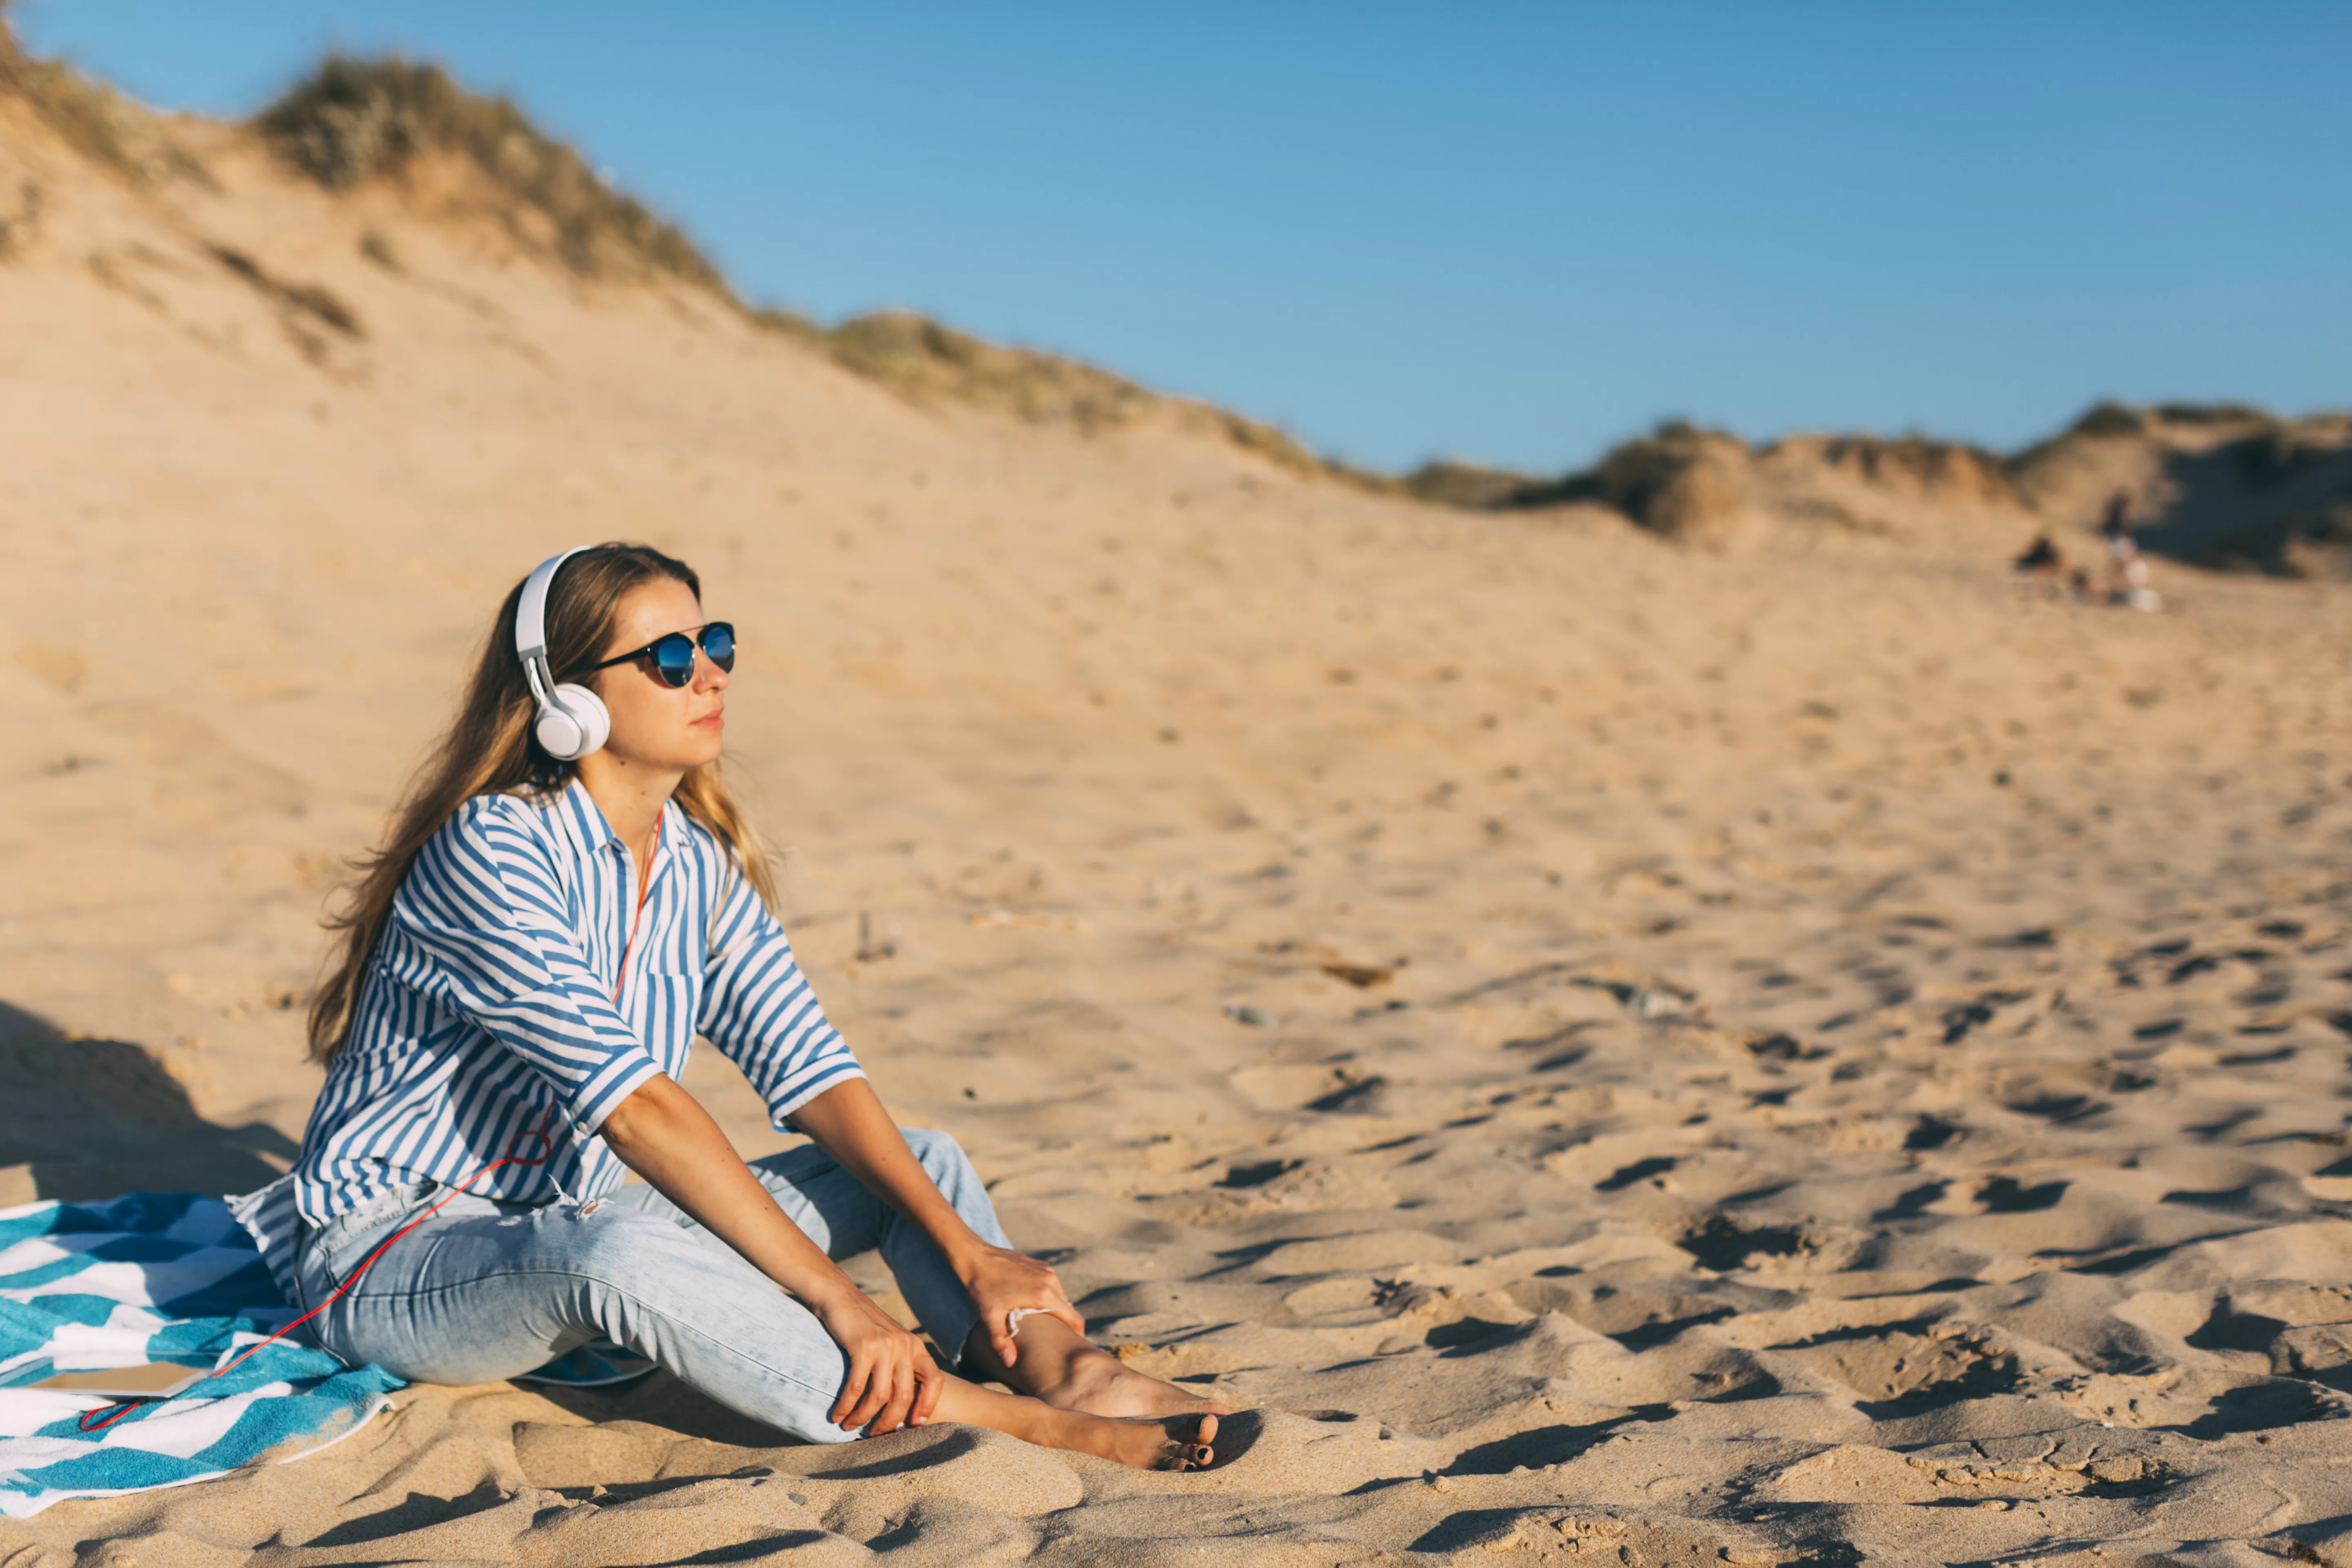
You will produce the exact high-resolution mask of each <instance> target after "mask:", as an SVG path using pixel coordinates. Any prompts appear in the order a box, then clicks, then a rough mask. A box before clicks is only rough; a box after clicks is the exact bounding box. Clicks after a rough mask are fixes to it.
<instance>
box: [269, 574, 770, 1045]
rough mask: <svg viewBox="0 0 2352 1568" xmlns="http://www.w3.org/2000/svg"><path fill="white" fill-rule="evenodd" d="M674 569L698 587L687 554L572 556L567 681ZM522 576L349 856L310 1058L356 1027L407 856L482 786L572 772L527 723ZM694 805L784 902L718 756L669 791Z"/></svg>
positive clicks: (562, 589) (551, 616) (561, 597)
mask: <svg viewBox="0 0 2352 1568" xmlns="http://www.w3.org/2000/svg"><path fill="white" fill-rule="evenodd" d="M663 578H667V579H669V580H671V581H674V582H678V583H683V584H686V586H687V588H688V590H689V591H690V592H692V593H693V594H694V595H695V596H696V597H697V598H699V597H700V596H701V595H702V580H701V579H700V578H699V577H698V576H696V575H695V573H694V569H693V568H692V567H690V566H688V564H687V563H685V562H683V561H679V560H677V559H674V558H673V557H671V556H667V555H664V554H663V553H662V552H660V551H658V550H656V549H653V548H652V547H651V546H649V545H644V544H600V545H597V546H596V547H595V548H594V549H593V550H583V551H582V552H580V553H579V554H577V555H574V556H573V557H572V559H571V560H570V561H567V562H565V563H564V565H563V570H562V572H561V573H559V574H557V576H556V579H555V583H554V584H553V586H552V587H551V590H550V591H549V593H548V595H547V661H548V666H549V668H551V669H552V670H553V671H554V672H555V678H556V679H557V680H559V681H566V680H579V679H583V678H584V676H585V673H586V671H587V668H588V667H589V666H590V665H592V664H593V663H595V662H596V658H597V656H598V655H599V654H600V653H601V652H602V651H603V650H604V645H605V643H606V642H608V641H609V640H610V639H611V637H612V635H613V625H614V619H615V617H616V616H617V615H618V613H619V610H620V605H621V600H622V598H623V597H624V596H625V595H627V594H628V593H629V591H630V590H631V589H633V588H635V587H638V586H639V585H641V584H646V583H651V582H655V581H656V580H659V579H663ZM521 598H522V584H520V583H518V584H515V585H514V587H513V589H512V590H511V591H509V593H508V595H507V597H506V603H505V604H503V605H500V606H499V618H498V621H497V623H496V624H495V625H494V626H491V628H490V635H489V639H488V641H487V642H485V643H484V644H483V645H482V652H481V657H480V658H478V659H477V660H476V661H475V665H474V676H473V679H471V680H469V681H467V684H466V697H465V700H464V701H463V702H462V703H460V704H459V706H458V709H457V718H456V720H455V721H452V722H451V724H450V726H449V729H448V731H447V732H446V734H444V735H443V736H442V737H441V740H440V742H439V743H438V744H437V745H436V746H435V747H434V749H433V752H432V753H431V755H429V756H428V757H427V758H426V759H425V765H424V766H423V767H421V768H419V769H418V770H417V773H416V776H415V778H414V779H412V780H411V781H410V783H409V786H408V791H407V793H406V794H405V795H403V796H402V798H401V803H400V805H399V806H398V808H397V809H396V810H395V811H394V815H393V827H392V833H391V835H390V837H387V838H386V839H385V841H384V842H383V845H382V846H381V847H379V848H377V849H376V850H374V851H373V853H371V854H367V855H363V856H362V857H360V858H358V859H356V860H354V861H352V870H353V871H355V872H356V873H358V877H357V880H355V881H354V882H352V884H351V885H350V887H349V888H348V889H346V895H345V898H344V900H343V904H342V907H341V909H340V910H336V911H335V912H334V913H333V914H331V915H330V916H329V917H328V920H327V929H328V930H329V931H334V932H336V933H338V935H339V936H340V938H341V941H340V942H338V943H337V944H336V945H335V947H334V948H333V949H332V950H331V967H330V969H329V971H328V973H327V977H326V980H325V982H324V983H323V984H320V987H319V993H318V994H317V995H316V996H313V997H312V998H311V999H310V1059H311V1060H313V1061H317V1062H327V1061H331V1060H333V1059H334V1057H335V1053H336V1052H338V1051H340V1050H341V1049H342V1048H343V1044H344V1042H345V1041H346V1040H348V1039H349V1038H350V1037H351V1032H352V1021H353V1018H354V1016H355V1015H356V1014H357V1013H358V1011H359V1004H360V994H361V992H362V989H364V987H365V985H366V984H367V975H368V970H369V967H370V966H371V965H372V964H373V962H374V960H375V951H376V946H377V944H378V943H379V942H382V941H383V929H384V926H385V924H386V922H387V921H390V920H391V918H392V902H393V900H394V897H396V896H397V895H398V894H399V892H400V886H401V883H402V882H404V880H406V879H407V877H408V868H410V867H411V866H412V865H414V864H415V861H416V857H417V855H418V853H419V852H420V851H422V850H423V849H424V847H425V845H426V844H427V843H429V842H431V840H432V838H433V836H434V835H435V834H436V833H438V832H440V831H441V829H442V826H444V825H445V824H446V823H447V822H448V820H449V819H450V818H451V817H452V816H456V815H457V808H458V807H459V806H461V805H465V804H466V802H467V801H468V800H470V799H472V798H473V797H474V796H476V795H499V794H507V793H518V792H519V793H523V794H530V795H547V794H551V793H553V792H555V791H557V790H560V789H562V787H563V786H564V785H566V784H569V783H571V782H572V773H573V772H574V769H573V767H572V763H565V762H558V761H556V760H555V759H554V758H552V757H551V756H549V755H548V754H547V752H545V751H543V750H541V747H540V744H539V742H538V741H537V740H536V739H535V738H534V737H533V736H532V734H531V723H532V719H533V716H534V711H535V710H534V708H533V705H532V701H531V695H530V686H529V684H528V683H527V682H525V680H524V679H523V673H522V662H521V660H520V659H519V658H516V657H515V636H514V626H515V606H516V605H517V604H518V603H519V602H520V600H521ZM671 798H672V799H673V800H675V801H677V804H678V805H679V806H681V807H682V808H684V810H685V812H686V814H687V815H688V816H690V817H692V818H693V819H694V820H695V821H697V822H698V823H700V824H701V825H702V826H705V827H707V828H709V830H710V831H711V832H712V833H713V834H715V835H717V836H718V837H719V842H720V843H722V844H724V845H725V846H726V847H727V848H728V850H729V853H730V858H731V859H732V860H733V861H734V863H735V866H736V867H737V868H739V869H740V871H741V873H742V875H743V876H744V877H745V878H746V879H749V880H750V882H751V886H752V887H753V888H754V889H756V890H757V891H758V893H759V895H760V900H761V902H762V903H764V904H766V905H767V906H768V908H769V909H771V910H773V909H774V908H775V907H776V885H775V877H774V873H773V872H772V869H771V868H770V867H769V864H768V856H767V852H766V850H765V849H763V848H762V847H761V844H760V840H759V836H758V835H757V834H756V833H755V832H753V830H752V827H751V821H750V819H749V818H748V817H746V816H744V814H743V808H742V807H741V806H740V805H738V804H736V800H735V796H734V795H733V793H732V792H731V791H730V790H729V789H728V787H727V781H726V780H725V779H723V778H721V777H720V776H719V764H718V763H705V764H704V765H703V766H701V767H698V768H692V769H689V770H688V773H687V775H686V777H685V779H684V780H683V781H681V782H680V783H679V784H678V786H677V794H676V795H672V796H671Z"/></svg>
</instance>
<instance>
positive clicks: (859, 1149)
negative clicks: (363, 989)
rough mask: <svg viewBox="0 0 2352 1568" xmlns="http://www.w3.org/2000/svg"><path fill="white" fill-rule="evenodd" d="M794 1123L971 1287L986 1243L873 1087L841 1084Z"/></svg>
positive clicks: (798, 1112) (858, 1082)
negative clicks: (945, 1194) (943, 1189)
mask: <svg viewBox="0 0 2352 1568" xmlns="http://www.w3.org/2000/svg"><path fill="white" fill-rule="evenodd" d="M793 1121H794V1122H795V1123H797V1124H798V1125H799V1127H800V1129H801V1131H803V1132H806V1133H807V1134H808V1135H809V1137H810V1138H811V1139H813V1140H814V1142H815V1143H816V1146H817V1147H818V1148H820V1149H822V1150H824V1152H826V1153H828V1154H830V1155H832V1156H833V1157H834V1159H835V1161H837V1162H838V1163H840V1165H841V1167H842V1169H844V1170H845V1171H847V1172H848V1173H850V1174H851V1175H853V1176H856V1178H857V1179H858V1181H860V1182H861V1183H863V1184H865V1186H866V1190H867V1191H868V1192H870V1193H872V1194H875V1195H876V1196H877V1197H878V1198H880V1199H881V1200H882V1201H883V1202H884V1203H887V1204H888V1205H890V1206H891V1207H892V1208H894V1209H897V1210H898V1212H899V1213H900V1214H902V1215H906V1216H907V1218H908V1219H910V1220H912V1221H914V1222H915V1224H916V1225H918V1226H921V1227H922V1231H923V1234H924V1235H926V1236H928V1237H930V1238H931V1240H932V1241H934V1242H936V1243H937V1244H938V1245H939V1248H940V1251H941V1252H942V1253H944V1254H946V1255H947V1260H948V1264H949V1266H950V1268H954V1269H955V1270H956V1272H957V1273H958V1274H959V1275H960V1276H961V1277H963V1279H964V1280H965V1282H966V1283H967V1284H969V1283H970V1282H971V1268H972V1266H973V1264H974V1263H975V1262H976V1261H977V1260H978V1259H979V1258H980V1257H981V1256H982V1253H983V1252H985V1251H986V1250H987V1249H988V1248H987V1244H986V1243H985V1242H983V1241H982V1240H981V1238H980V1237H978V1236H976V1235H974V1234H973V1233H972V1229H971V1226H968V1225H966V1224H964V1222H963V1216H962V1215H959V1214H958V1213H956V1211H955V1205H952V1204H950V1203H949V1202H948V1200H947V1199H946V1198H945V1197H943V1196H942V1195H940V1189H939V1185H938V1184H937V1183H935V1182H933V1181H932V1180H931V1177H930V1173H929V1172H928V1171H925V1170H924V1169H923V1166H922V1162H920V1161H919V1160H917V1159H916V1158H915V1152H914V1151H913V1150H912V1149H909V1148H908V1147H907V1140H906V1137H905V1135H904V1134H903V1133H901V1132H900V1131H898V1123H897V1122H896V1121H892V1120H891V1119H890V1113H889V1112H888V1111H887V1110H884V1109H883V1106H882V1100H881V1098H880V1097H879V1096H877V1094H876V1093H875V1092H874V1086H873V1085H872V1084H870V1083H868V1082H866V1080H865V1079H862V1078H854V1079H847V1080H845V1082H842V1083H837V1084H835V1085H834V1087H833V1088H831V1089H826V1090H825V1091H824V1093H823V1094H820V1095H818V1096H817V1097H816V1098H815V1099H814V1100H810V1101H809V1102H808V1103H807V1104H805V1105H803V1106H802V1107H801V1108H800V1109H799V1110H795V1111H793ZM648 1179H650V1178H648Z"/></svg>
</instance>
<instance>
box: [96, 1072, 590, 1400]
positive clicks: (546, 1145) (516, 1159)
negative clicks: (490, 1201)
mask: <svg viewBox="0 0 2352 1568" xmlns="http://www.w3.org/2000/svg"><path fill="white" fill-rule="evenodd" d="M554 1120H555V1107H553V1106H549V1107H548V1108H547V1114H546V1115H544V1116H542V1117H541V1118H540V1119H539V1125H538V1126H537V1127H530V1128H525V1129H524V1130H522V1131H520V1132H517V1133H516V1134H515V1135H514V1136H513V1137H512V1138H511V1139H509V1141H508V1142H507V1152H506V1153H505V1154H504V1155H503V1156H502V1157H500V1158H499V1159H496V1160H493V1161H491V1162H490V1163H488V1164H487V1165H485V1166H483V1167H482V1168H481V1169H480V1170H478V1171H477V1172H475V1173H473V1174H472V1175H470V1176H468V1177H467V1178H466V1179H465V1180H464V1181H462V1182H459V1183H458V1184H457V1185H456V1186H454V1187H452V1188H450V1189H449V1195H448V1196H447V1197H445V1198H443V1199H442V1200H441V1201H440V1202H439V1203H436V1204H435V1205H433V1206H432V1207H431V1208H429V1209H426V1210H425V1212H424V1213H423V1214H421V1215H417V1216H416V1217H415V1219H413V1220H410V1221H409V1222H408V1223H407V1224H406V1225H404V1226H401V1227H400V1228H399V1229H398V1230H395V1231H394V1232H393V1233H392V1234H391V1235H390V1236H388V1237H384V1238H383V1244H382V1245H381V1246H379V1247H377V1248H376V1249H375V1250H374V1251H373V1252H371V1253H369V1254H368V1255H367V1258H366V1259H365V1261H363V1262H362V1263H361V1265H360V1266H359V1267H358V1268H354V1269H352V1277H351V1278H350V1279H346V1280H344V1281H343V1282H342V1283H341V1285H338V1286H336V1287H335V1291H334V1294H333V1295H331V1296H329V1297H328V1298H327V1299H326V1300H323V1301H321V1302H320V1303H319V1304H318V1305H317V1306H315V1307H313V1308H311V1309H310V1310H309V1311H307V1312H305V1313H303V1314H302V1315H301V1316H300V1317H299V1318H297V1319H295V1320H294V1321H292V1322H290V1323H289V1324H287V1325H286V1326H285V1327H284V1328H282V1329H279V1330H278V1331H277V1332H276V1333H274V1334H272V1335H270V1336H269V1337H268V1339H266V1340H264V1341H262V1342H260V1343H259V1344H257V1345H254V1346H252V1347H251V1348H249V1349H248V1350H247V1352H245V1353H244V1354H243V1355H241V1356H239V1357H237V1358H236V1360H235V1361H233V1362H231V1363H228V1364H227V1365H226V1366H224V1367H216V1368H215V1369H214V1370H213V1371H211V1372H209V1373H205V1375H204V1377H203V1378H202V1379H200V1380H199V1381H198V1383H197V1384H193V1385H192V1386H196V1387H201V1386H202V1385H203V1384H205V1383H210V1382H211V1381H212V1380H213V1379H214V1378H215V1377H225V1376H226V1375H227V1374H228V1373H232V1372H235V1371H236V1369H237V1368H238V1367H241V1366H243V1365H244V1364H245V1363H247V1362H248V1361H251V1360H252V1359H253V1358H254V1357H255V1356H257V1355H259V1354H260V1353H261V1352H263V1351H266V1350H268V1348H269V1347H270V1346H271V1345H274V1344H276V1343H277V1342H278V1341H279V1340H282V1339H284V1338H285V1337H286V1336H287V1335H288V1334H290V1333H292V1332H293V1331H295V1330H296V1329H299V1328H300V1327H301V1326H302V1325H303V1324H305V1323H307V1322H309V1321H310V1320H311V1319H313V1318H315V1317H317V1316H318V1315H319V1314H320V1313H321V1312H323V1311H325V1310H327V1309H328V1308H330V1307H331V1306H333V1305H334V1304H335V1301H336V1300H337V1298H339V1297H341V1295H342V1293H343V1292H344V1291H346V1290H348V1289H351V1288H352V1286H354V1285H356V1284H358V1283H359V1282H360V1276H361V1275H362V1274H365V1273H366V1272H367V1271H368V1270H369V1269H370V1268H373V1267H375V1260H376V1259H377V1258H382V1257H383V1255H384V1253H385V1252H386V1251H387V1250H389V1249H390V1247H391V1246H392V1244H393V1243H394V1242H395V1241H398V1240H399V1239H400V1238H401V1237H404V1236H406V1235H407V1234H408V1233H409V1232H410V1231H412V1230H415V1228H416V1227H417V1226H420V1225H423V1224H424V1223H425V1221H426V1220H428V1219H431V1218H432V1217H433V1216H434V1215H436V1214H439V1213H440V1212H441V1210H442V1209H443V1208H444V1207H445V1206H446V1205H448V1204H449V1203H450V1202H451V1201H452V1200H454V1199H456V1198H457V1197H458V1196H459V1195H460V1194H463V1193H464V1192H465V1190H466V1189H467V1187H470V1186H472V1185H473V1184H475V1183H476V1182H478V1181H480V1180H481V1179H482V1178H483V1177H484V1176H487V1175H488V1174H489V1173H491V1172H492V1171H495V1170H497V1169H498V1168H499V1166H501V1165H522V1166H531V1165H544V1164H546V1163H547V1162H548V1160H549V1159H550V1158H551V1156H552V1155H553V1154H554V1152H555V1140H553V1139H552V1138H550V1137H549V1136H548V1135H547V1129H548V1127H549V1126H550V1125H551V1123H552V1122H553V1121H554ZM527 1138H535V1139H537V1140H538V1141H539V1142H540V1143H541V1149H540V1152H539V1153H538V1154H537V1155H535V1156H533V1157H531V1158H529V1159H526V1158H524V1157H523V1156H522V1155H520V1154H518V1153H516V1152H515V1150H516V1148H517V1147H518V1146H519V1145H520V1143H521V1142H523V1140H525V1139H527ZM181 1392H182V1393H185V1392H186V1390H182V1391H181ZM178 1397H179V1395H178V1394H167V1395H165V1398H164V1399H163V1400H144V1399H134V1400H130V1401H126V1402H125V1403H123V1404H121V1405H114V1406H111V1407H109V1406H106V1405H100V1407H99V1408H98V1409H96V1410H90V1411H86V1412H84V1413H83V1415H81V1418H80V1421H79V1426H80V1427H81V1429H82V1430H83V1431H84V1432H102V1431H104V1430H105V1429H106V1428H107V1427H109V1426H113V1425H114V1424H115V1423H116V1422H117V1421H120V1420H121V1419H122V1418H123V1417H124V1416H125V1415H130V1414H131V1412H132V1411H133V1410H136V1409H138V1408H139V1406H140V1405H149V1404H157V1405H160V1404H163V1403H165V1401H166V1400H169V1399H176V1398H178ZM109 1410H111V1414H108V1412H109ZM93 1415H105V1416H106V1418H105V1419H104V1420H102V1421H92V1420H91V1419H90V1417H91V1416H93Z"/></svg>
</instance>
